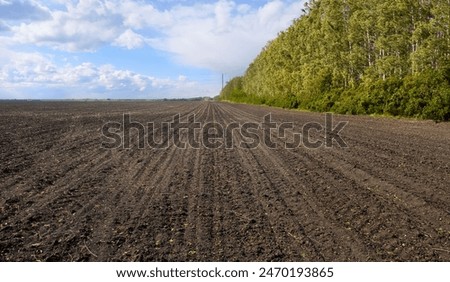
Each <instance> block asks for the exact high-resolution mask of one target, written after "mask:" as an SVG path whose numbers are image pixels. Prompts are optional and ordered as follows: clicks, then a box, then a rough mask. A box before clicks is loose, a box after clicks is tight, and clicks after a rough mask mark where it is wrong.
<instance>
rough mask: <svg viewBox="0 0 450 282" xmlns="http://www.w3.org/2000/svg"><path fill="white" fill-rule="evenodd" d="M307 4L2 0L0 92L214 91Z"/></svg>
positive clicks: (132, 94) (115, 94) (54, 95)
mask: <svg viewBox="0 0 450 282" xmlns="http://www.w3.org/2000/svg"><path fill="white" fill-rule="evenodd" d="M304 2H305V1H303V0H300V1H298V0H297V1H293V0H291V1H289V0H288V1H279V0H268V1H258V0H253V1H252V0H250V1H241V0H235V1H228V0H219V1H201V0H199V1H191V0H184V1H175V0H155V1H144V0H72V1H66V0H47V1H38V0H0V99H64V98H70V99H84V98H128V99H134V98H137V99H153V98H185V97H197V96H215V95H217V94H218V93H219V91H220V88H221V74H222V73H224V74H225V78H226V79H230V78H231V77H233V76H235V75H240V74H242V73H243V72H244V71H245V69H246V68H247V66H248V64H249V63H250V62H251V61H252V60H253V59H254V57H255V56H256V55H257V54H258V53H259V52H260V50H261V48H263V47H264V45H265V44H266V43H267V41H268V40H271V39H273V38H275V37H276V35H277V34H278V32H280V31H282V30H284V29H286V28H287V27H288V26H289V25H290V24H291V23H292V20H293V19H295V18H297V17H298V16H299V15H300V11H301V8H303V3H304Z"/></svg>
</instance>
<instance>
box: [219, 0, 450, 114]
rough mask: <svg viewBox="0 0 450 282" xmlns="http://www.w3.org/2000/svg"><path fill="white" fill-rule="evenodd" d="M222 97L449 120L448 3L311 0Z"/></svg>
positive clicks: (437, 0) (431, 0)
mask: <svg viewBox="0 0 450 282" xmlns="http://www.w3.org/2000/svg"><path fill="white" fill-rule="evenodd" d="M220 98H221V99H223V100H230V101H236V102H245V103H255V104H266V105H270V106H279V107H284V108H300V109H306V110H312V111H321V112H323V111H332V112H337V113H344V114H387V115H393V116H407V117H417V118H425V119H434V120H449V119H450V0H311V1H309V2H308V3H307V4H306V5H305V9H304V10H303V15H302V16H300V17H299V18H298V19H296V20H295V21H294V22H293V24H292V25H291V26H290V27H289V28H288V29H287V30H286V31H283V32H281V33H280V34H279V35H278V37H277V38H276V39H274V40H273V41H270V42H268V43H267V45H266V46H265V47H264V48H263V50H262V51H261V53H260V54H259V55H258V56H257V57H256V59H255V60H254V61H253V62H252V63H251V64H250V66H249V67H248V68H247V70H246V71H245V74H244V75H243V76H240V77H235V78H233V79H232V80H231V81H229V82H228V83H227V85H226V86H225V87H224V89H223V91H222V92H221V95H220Z"/></svg>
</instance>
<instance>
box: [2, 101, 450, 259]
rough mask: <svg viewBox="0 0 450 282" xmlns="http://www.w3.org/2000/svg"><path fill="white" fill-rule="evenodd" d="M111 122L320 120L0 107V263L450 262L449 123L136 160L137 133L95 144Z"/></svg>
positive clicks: (65, 105) (117, 106) (236, 110)
mask: <svg viewBox="0 0 450 282" xmlns="http://www.w3.org/2000/svg"><path fill="white" fill-rule="evenodd" d="M124 113H128V114H129V115H130V117H131V119H132V120H133V121H140V122H142V123H144V124H145V123H146V122H155V123H161V122H166V121H171V120H172V118H173V116H175V115H177V114H180V118H181V120H186V119H187V117H188V116H190V115H192V114H195V117H196V121H198V122H201V123H202V124H206V123H208V122H215V123H216V124H221V125H222V126H223V127H226V125H228V124H230V123H233V122H234V123H239V124H244V123H248V122H253V123H261V122H262V121H263V117H264V116H265V115H267V114H268V113H271V114H272V120H273V121H275V122H279V123H281V122H292V123H293V124H294V125H295V128H296V129H295V130H297V131H298V130H300V129H301V128H302V126H303V125H304V124H306V123H311V122H316V123H318V124H324V122H325V115H324V114H316V113H303V112H295V111H285V110H281V109H273V108H268V107H257V106H249V105H238V104H227V103H216V102H3V103H1V104H0V133H1V134H0V146H1V147H0V261H450V124H449V123H440V124H436V123H434V122H431V121H414V120H396V119H389V118H372V117H354V116H335V117H334V123H335V124H337V123H338V122H339V121H348V125H347V126H346V127H345V128H344V129H343V130H342V132H341V137H342V139H343V140H344V141H345V142H346V143H347V145H348V147H347V148H342V147H340V146H338V145H337V144H336V142H335V143H334V146H333V147H332V148H325V147H324V146H322V147H320V148H317V149H308V148H305V147H304V146H299V147H297V148H295V149H286V148H284V146H283V144H284V142H285V139H286V138H289V136H284V137H282V136H276V135H275V134H274V135H273V136H272V140H273V142H274V143H275V144H278V146H277V148H275V149H272V148H269V147H267V146H265V145H260V146H258V147H257V148H254V149H250V148H248V147H245V146H234V147H233V148H225V147H224V146H221V147H219V148H206V147H204V146H201V147H200V148H192V147H188V148H185V149H183V148H179V147H178V146H175V145H174V144H172V143H171V144H169V146H168V147H167V148H162V149H156V148H150V147H147V146H146V147H145V148H140V149H139V148H138V146H137V145H138V142H135V141H136V140H135V139H136V137H137V135H138V131H137V130H132V131H131V136H132V137H133V138H132V139H131V141H132V142H131V147H130V148H128V149H127V148H114V149H106V148H104V147H102V142H105V137H104V136H103V135H102V126H103V125H104V124H105V123H107V122H110V121H115V122H119V123H120V122H121V121H122V119H123V114H124ZM181 132H182V133H181V134H182V136H181V138H182V139H183V138H184V140H186V138H187V137H188V136H186V135H187V134H186V132H185V131H181ZM310 132H311V134H312V135H311V136H310V137H311V139H312V140H316V141H317V140H321V138H322V139H323V138H324V136H323V132H319V131H317V130H311V131H310ZM147 133H148V132H147ZM253 133H254V134H256V135H257V136H260V137H261V138H262V134H263V132H262V130H260V129H255V130H254V131H253ZM200 135H201V134H200ZM200 135H198V136H195V137H194V138H197V139H199V138H201V136H200ZM232 138H233V141H234V142H235V143H236V144H238V143H239V142H241V141H244V140H247V139H245V137H244V136H242V135H240V134H234V135H233V136H232ZM246 144H247V143H246Z"/></svg>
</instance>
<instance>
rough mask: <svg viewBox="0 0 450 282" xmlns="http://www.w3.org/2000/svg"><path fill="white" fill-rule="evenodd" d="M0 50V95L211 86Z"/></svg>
mask: <svg viewBox="0 0 450 282" xmlns="http://www.w3.org/2000/svg"><path fill="white" fill-rule="evenodd" d="M0 54H1V55H0V63H1V65H2V66H1V67H0V97H1V98H13V97H15V95H13V94H12V93H17V92H18V93H21V95H20V97H21V98H36V97H35V96H33V94H32V93H31V94H30V95H29V96H24V94H23V92H20V90H24V89H33V88H39V89H43V88H44V89H47V90H48V89H54V90H57V89H67V90H69V89H70V90H78V92H80V91H82V93H84V92H86V91H88V92H89V93H90V95H91V97H92V98H95V97H100V98H101V97H105V95H109V94H110V93H116V95H119V96H120V97H121V98H124V97H126V96H127V95H134V97H136V96H135V95H138V96H140V97H142V98H161V95H166V96H176V95H177V93H179V90H180V89H184V90H191V91H187V92H186V93H184V94H185V95H187V96H192V95H194V96H195V95H198V93H199V92H205V91H211V89H212V88H211V85H209V86H207V87H204V86H200V85H199V84H198V83H197V82H195V81H192V80H189V79H188V77H186V76H179V77H177V78H174V79H170V78H157V77H153V76H148V75H142V74H139V73H136V72H133V71H130V70H123V69H117V68H116V67H114V66H112V65H100V66H96V65H94V64H92V63H88V62H85V63H81V64H79V65H76V66H72V65H65V66H57V65H56V64H55V63H54V62H53V61H52V58H51V57H48V56H44V55H41V54H39V53H24V52H13V51H8V50H4V49H1V48H0ZM214 90H215V91H217V89H214ZM72 92H73V91H72ZM75 92H76V91H75ZM203 94H206V93H203ZM208 94H210V93H208ZM66 98H67V97H66Z"/></svg>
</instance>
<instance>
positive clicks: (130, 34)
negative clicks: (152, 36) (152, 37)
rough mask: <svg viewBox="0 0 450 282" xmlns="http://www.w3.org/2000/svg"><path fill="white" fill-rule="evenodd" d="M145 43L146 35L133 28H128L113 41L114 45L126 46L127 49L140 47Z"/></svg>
mask: <svg viewBox="0 0 450 282" xmlns="http://www.w3.org/2000/svg"><path fill="white" fill-rule="evenodd" d="M144 44H145V39H144V37H143V36H142V35H139V34H137V33H135V32H134V31H132V30H131V29H127V30H126V31H125V32H124V33H122V34H121V35H120V36H119V37H117V38H116V40H115V41H114V43H113V45H116V46H120V47H124V48H127V49H135V48H140V47H142V46H144Z"/></svg>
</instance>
